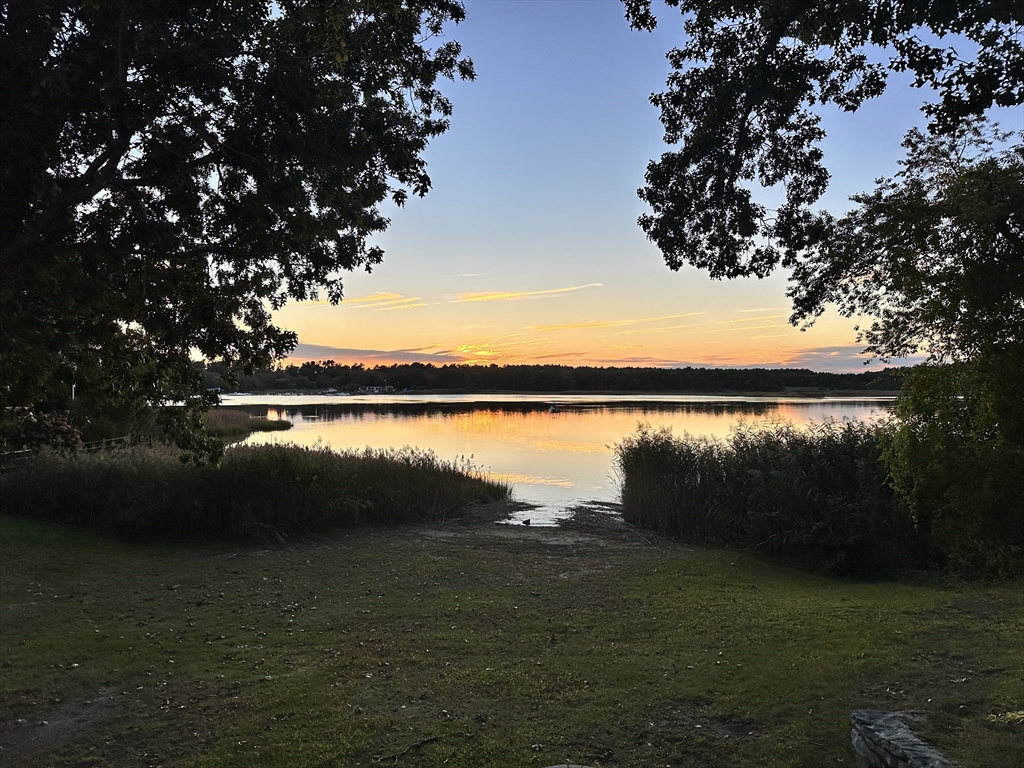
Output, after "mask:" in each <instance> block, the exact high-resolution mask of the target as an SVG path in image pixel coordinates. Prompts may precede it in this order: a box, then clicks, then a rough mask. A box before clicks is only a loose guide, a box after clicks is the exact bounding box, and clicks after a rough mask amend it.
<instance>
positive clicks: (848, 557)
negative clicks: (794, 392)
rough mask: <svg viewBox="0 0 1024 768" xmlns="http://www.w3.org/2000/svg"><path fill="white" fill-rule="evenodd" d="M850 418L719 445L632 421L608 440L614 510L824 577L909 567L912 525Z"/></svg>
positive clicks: (876, 452)
mask: <svg viewBox="0 0 1024 768" xmlns="http://www.w3.org/2000/svg"><path fill="white" fill-rule="evenodd" d="M884 429H885V428H884V427H878V426H870V425H864V424H859V423H834V422H827V423H823V424H816V425H812V427H811V428H810V429H807V430H798V429H796V428H795V427H793V426H792V425H785V424H780V425H775V426H773V427H772V428H769V429H753V428H750V427H747V426H741V427H739V428H737V429H736V430H735V431H734V432H733V434H732V435H731V436H730V437H729V439H728V440H727V441H724V442H720V441H715V440H710V439H708V438H695V437H692V436H689V435H683V436H681V437H675V436H673V435H672V434H671V432H669V431H667V430H659V431H654V430H651V429H650V428H649V427H643V426H642V427H640V429H639V430H638V432H637V433H636V435H634V436H632V437H629V438H627V439H626V440H625V441H623V442H622V443H621V444H620V445H618V446H616V459H615V460H616V468H617V470H618V472H619V475H620V477H621V486H622V504H623V513H624V515H625V517H626V520H627V521H629V522H631V523H634V524H636V525H640V526H644V527H648V528H653V529H655V530H658V531H661V532H663V533H666V534H668V535H670V536H674V537H678V538H681V539H683V540H685V541H692V542H708V543H715V544H726V545H737V546H747V547H756V548H759V549H761V550H763V551H765V552H767V553H769V554H771V555H777V556H782V557H789V558H794V559H798V560H800V561H802V562H804V563H806V564H807V565H809V566H811V567H813V568H816V569H820V570H824V571H827V572H831V573H843V574H870V573H876V572H879V571H882V570H885V569H888V568H891V567H894V566H896V565H898V564H905V563H907V561H908V559H909V558H911V556H912V553H914V552H915V550H914V548H913V542H912V538H913V524H912V521H911V519H910V516H909V514H908V513H907V510H906V508H905V506H904V505H903V504H902V503H901V502H900V501H899V500H898V499H897V498H896V497H895V495H894V493H893V492H892V490H891V489H890V488H889V486H888V485H887V484H886V469H885V466H884V465H883V463H882V460H881V451H880V447H879V442H880V436H881V434H882V432H883V431H884Z"/></svg>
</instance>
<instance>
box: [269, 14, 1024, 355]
mask: <svg viewBox="0 0 1024 768" xmlns="http://www.w3.org/2000/svg"><path fill="white" fill-rule="evenodd" d="M466 9H467V20H466V21H465V22H464V23H463V24H461V25H458V26H457V27H453V28H452V29H451V32H450V34H451V37H453V38H454V39H456V40H458V41H459V42H460V43H461V44H462V45H463V51H464V53H465V55H468V56H470V57H471V58H472V59H473V60H474V62H475V64H476V71H477V79H476V81H474V82H458V83H448V84H446V87H445V88H444V90H445V92H446V93H447V94H448V95H449V96H450V98H451V100H452V102H453V103H454V107H455V114H454V116H453V118H452V127H451V130H450V131H449V132H448V133H447V134H445V135H444V136H441V137H439V138H437V139H435V140H434V142H433V143H432V144H431V146H430V147H429V148H428V150H427V152H426V159H427V161H428V163H429V168H430V173H431V177H432V180H433V189H432V190H431V192H430V193H429V194H428V195H427V196H426V197H425V198H423V199H411V200H410V201H409V202H408V203H407V204H406V206H405V207H404V208H401V209H394V210H391V209H389V210H388V215H389V216H390V217H391V219H392V225H391V227H390V228H389V230H388V231H387V232H386V233H384V234H383V235H382V236H380V237H379V238H378V243H379V244H380V245H381V246H382V247H383V248H384V249H385V251H386V256H385V260H384V263H383V264H382V265H380V266H379V267H376V268H375V269H374V271H373V273H372V274H366V273H354V274H352V275H349V276H347V277H346V279H345V286H346V288H345V297H346V300H345V301H344V302H343V303H342V304H341V305H340V306H337V307H332V306H330V305H327V304H325V303H314V302H306V303H303V304H291V305H289V306H288V307H286V308H285V309H283V310H281V312H280V313H279V317H278V320H279V322H280V323H281V324H282V325H284V326H285V327H288V328H291V329H293V330H296V331H297V332H298V335H299V341H300V345H299V347H298V348H297V349H296V351H295V353H294V355H293V357H294V358H295V359H326V358H334V359H336V360H338V361H339V362H340V361H346V362H357V361H361V362H364V363H367V364H374V363H377V362H401V361H409V360H421V361H424V362H434V363H443V362H472V363H489V362H494V363H498V364H503V363H564V364H568V365H583V364H587V365H657V366H671V365H691V364H692V365H744V366H748V365H749V366H754V365H757V366H761V365H768V366H779V365H793V366H801V367H810V368H814V369H817V370H863V362H864V358H862V357H861V356H860V355H859V354H858V353H859V350H860V347H859V346H857V344H856V341H855V333H854V330H853V326H854V324H855V323H854V321H851V320H847V319H843V318H839V317H838V316H836V315H835V314H834V313H830V314H827V315H826V316H825V317H824V318H822V320H820V321H819V322H818V323H817V325H816V326H815V327H814V328H812V329H811V330H809V331H806V332H801V331H800V330H798V329H795V328H792V327H790V326H789V325H788V323H787V320H786V319H787V317H788V314H789V303H788V302H787V300H786V297H785V275H784V274H782V273H779V274H776V275H773V276H772V277H770V278H768V279H766V280H735V281H726V282H716V281H711V280H709V279H708V278H707V277H706V276H704V275H703V274H702V273H700V272H698V271H696V270H693V269H690V268H683V269H682V270H680V271H678V272H672V271H670V270H669V269H668V268H667V267H666V266H665V265H664V262H663V261H662V258H661V255H660V253H659V252H658V251H657V249H656V248H655V247H654V246H653V245H652V244H650V243H649V242H648V241H647V240H646V238H645V236H644V234H643V232H642V231H641V230H640V228H639V227H638V226H637V224H636V219H637V217H638V216H639V215H640V214H641V213H643V212H644V204H643V203H642V202H641V201H640V200H639V199H638V197H637V195H636V190H637V188H638V187H640V186H642V184H643V176H644V171H645V169H646V165H647V163H648V161H650V160H651V159H653V158H656V157H658V156H659V155H660V154H661V153H662V152H663V151H665V149H666V147H665V145H664V144H663V143H662V130H661V125H660V123H659V121H658V112H657V110H656V109H655V108H654V107H653V106H651V104H650V102H649V97H650V94H651V93H652V92H656V91H660V90H662V89H663V87H664V82H665V78H666V76H667V74H668V72H669V66H668V62H667V61H666V59H665V53H666V51H668V50H669V49H670V48H671V47H672V46H673V45H677V44H679V43H680V42H681V40H682V37H681V35H682V25H681V18H680V16H679V14H678V11H676V10H674V9H666V8H664V7H661V8H660V10H659V11H658V18H659V25H658V29H656V30H655V31H654V32H653V33H647V32H637V31H633V30H631V29H630V28H629V25H628V24H627V22H626V21H625V19H624V16H623V8H622V5H621V3H620V2H618V0H469V1H468V2H466ZM901 80H902V81H901ZM891 83H892V85H891V86H890V88H889V90H888V91H887V92H886V94H885V95H884V96H883V97H881V98H879V99H876V100H874V101H873V102H870V103H869V104H868V105H867V106H865V107H864V108H862V109H861V110H860V111H859V112H857V113H856V114H855V115H846V114H842V113H839V112H838V110H833V109H827V110H826V111H825V112H823V113H822V114H823V120H824V123H823V125H824V127H825V129H826V131H827V132H828V139H827V141H826V143H825V145H824V148H825V152H826V164H827V166H828V167H829V170H830V171H831V173H832V179H833V181H832V184H831V186H830V188H829V191H828V193H827V195H826V197H825V198H824V199H823V200H822V205H823V207H828V208H829V209H831V210H833V211H836V212H840V211H843V210H845V209H846V207H847V199H848V197H849V196H850V195H851V194H854V193H855V192H858V191H864V190H867V189H870V188H871V186H872V183H873V181H874V179H876V178H877V177H879V176H883V175H892V174H893V173H895V172H896V170H897V161H898V160H899V158H900V157H902V150H901V148H900V146H899V145H900V140H901V137H902V136H903V134H904V133H905V132H906V130H907V129H909V128H910V127H911V126H913V125H915V124H922V123H923V119H922V116H921V114H920V111H919V107H920V104H921V103H922V101H923V99H924V98H925V97H926V96H927V94H926V93H924V92H922V91H919V90H915V89H912V88H910V87H909V86H908V85H907V84H906V79H905V78H900V77H898V76H893V77H892V78H891ZM1019 115H1020V112H1019V110H1018V111H1017V113H1016V114H1015V116H1016V117H1019Z"/></svg>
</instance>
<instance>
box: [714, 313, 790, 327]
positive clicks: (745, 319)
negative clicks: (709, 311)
mask: <svg viewBox="0 0 1024 768" xmlns="http://www.w3.org/2000/svg"><path fill="white" fill-rule="evenodd" d="M783 317H789V315H762V316H760V317H742V318H740V319H739V320H719V321H718V324H719V325H731V324H732V323H754V322H757V321H758V320H778V319H780V318H783Z"/></svg>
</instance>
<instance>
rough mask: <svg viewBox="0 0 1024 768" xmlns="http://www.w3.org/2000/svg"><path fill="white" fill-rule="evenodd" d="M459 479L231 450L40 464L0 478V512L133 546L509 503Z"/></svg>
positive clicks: (459, 471) (453, 474) (371, 460)
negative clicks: (193, 456)
mask: <svg viewBox="0 0 1024 768" xmlns="http://www.w3.org/2000/svg"><path fill="white" fill-rule="evenodd" d="M464 470H465V468H464V467H463V468H460V467H459V466H456V464H455V463H452V462H445V461H442V460H440V459H438V458H437V456H435V455H434V454H433V453H429V452H422V451H417V450H414V449H411V448H403V449H401V450H376V451H375V450H371V449H367V450H365V451H362V452H348V453H342V454H339V453H335V452H333V451H331V450H329V449H326V448H300V447H296V446H281V445H262V446H243V447H236V448H229V449H228V450H227V452H226V453H225V455H224V458H223V460H222V461H221V462H220V464H219V465H216V466H209V465H196V464H186V463H183V462H182V461H181V460H180V458H179V454H178V452H177V451H176V450H174V449H171V448H168V447H155V448H145V447H140V446H132V447H128V448H125V449H121V450H117V451H109V452H106V453H102V454H95V455H88V454H77V455H71V456H60V455H57V454H41V455H39V456H38V457H35V458H34V459H32V460H30V461H26V462H23V463H22V464H21V465H19V466H16V467H13V468H12V469H11V470H10V471H8V472H4V473H3V475H2V476H0V492H2V500H0V512H3V513H4V514H10V515H19V516H24V517H35V518H42V519H47V520H54V521H58V522H63V523H68V524H71V525H76V526H82V527H88V528H95V529H100V530H104V531H109V532H111V533H114V534H117V535H121V536H128V537H134V538H147V539H159V540H188V539H209V538H225V537H227V538H234V537H254V536H257V537H266V536H270V537H280V536H287V535H294V534H303V533H313V532H317V531H324V530H328V529H331V528H337V527H343V526H356V525H391V524H396V523H403V522H411V521H425V520H440V519H443V518H444V517H445V516H447V515H454V514H457V513H458V512H459V511H460V510H461V509H463V508H464V507H465V506H466V505H467V504H469V503H471V502H474V501H491V500H498V499H503V498H507V497H508V496H509V495H510V488H509V487H508V486H505V485H501V484H498V483H493V482H489V481H486V480H483V479H481V478H479V477H477V476H474V475H473V474H471V473H467V472H466V471H464Z"/></svg>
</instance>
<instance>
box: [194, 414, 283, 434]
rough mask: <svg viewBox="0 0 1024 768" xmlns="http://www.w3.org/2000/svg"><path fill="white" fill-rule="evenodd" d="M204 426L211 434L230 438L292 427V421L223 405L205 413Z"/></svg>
mask: <svg viewBox="0 0 1024 768" xmlns="http://www.w3.org/2000/svg"><path fill="white" fill-rule="evenodd" d="M203 426H204V427H205V428H206V431H207V432H208V433H209V434H210V435H213V436H214V437H219V438H221V439H222V440H224V439H228V440H230V439H240V438H244V437H246V436H247V435H249V434H250V433H252V432H274V431H277V430H284V429H291V426H292V423H291V422H290V421H286V420H285V419H277V420H272V419H267V418H258V417H256V416H253V415H252V414H250V413H247V412H246V411H243V410H240V409H237V408H223V407H222V408H212V409H210V410H209V411H207V412H206V413H204V414H203Z"/></svg>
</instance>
